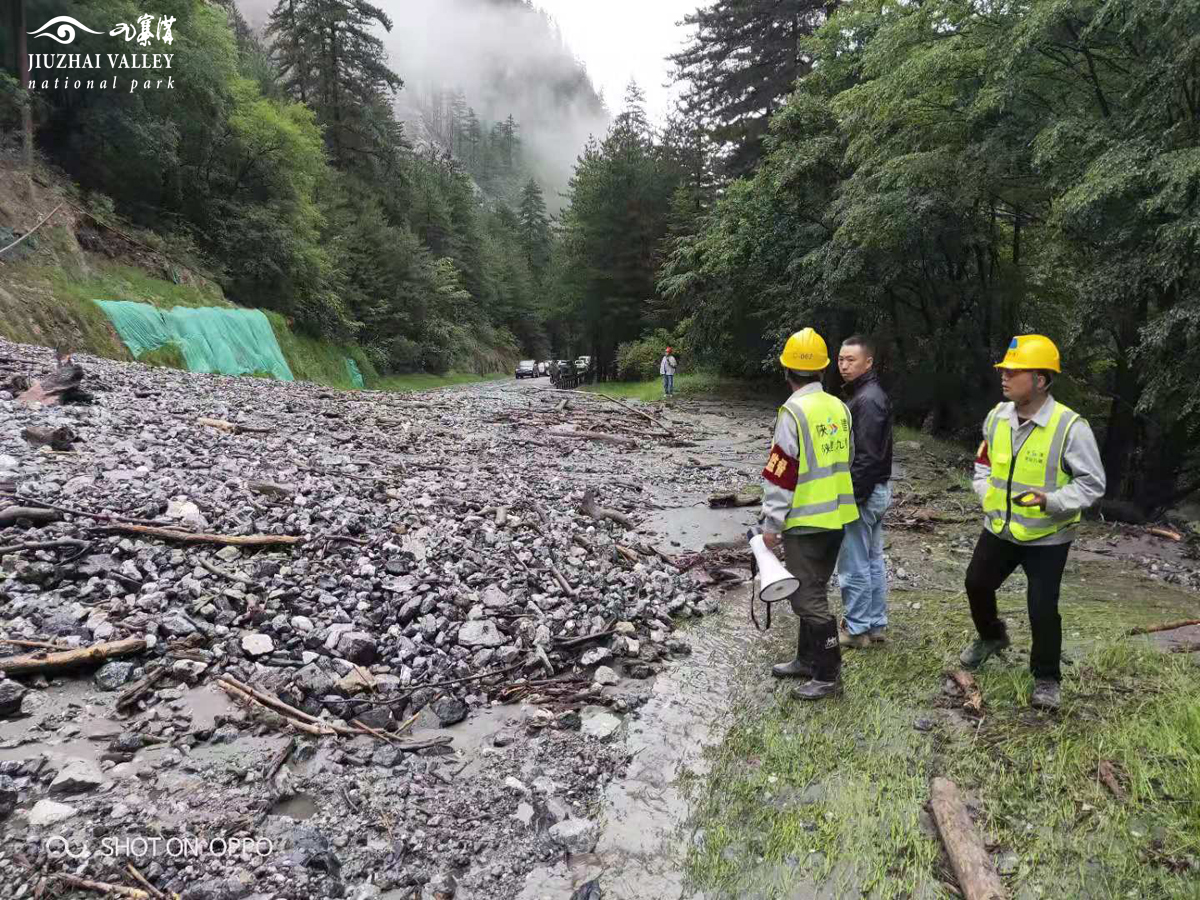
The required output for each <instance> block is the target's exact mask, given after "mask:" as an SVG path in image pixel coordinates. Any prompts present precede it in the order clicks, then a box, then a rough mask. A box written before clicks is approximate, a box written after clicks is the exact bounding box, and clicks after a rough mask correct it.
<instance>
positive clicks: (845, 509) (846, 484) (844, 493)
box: [780, 391, 858, 531]
mask: <svg viewBox="0 0 1200 900" xmlns="http://www.w3.org/2000/svg"><path fill="white" fill-rule="evenodd" d="M784 410H786V411H787V413H788V414H789V415H790V416H791V417H792V419H794V420H795V422H796V438H797V442H798V444H799V446H800V452H799V453H798V454H797V466H796V474H797V479H796V489H795V491H794V492H793V494H792V508H791V509H790V510H788V514H787V518H786V519H785V520H784V522H783V529H784V531H787V530H788V529H789V528H797V527H806V528H829V529H836V528H842V527H844V526H845V525H846V524H847V523H849V522H853V521H854V520H856V519H857V518H858V505H857V504H856V503H855V502H854V486H853V484H851V482H850V411H849V410H848V409H846V404H844V403H842V401H841V400H839V399H838V398H837V397H835V396H833V395H832V394H827V393H825V392H824V391H817V392H815V393H811V394H803V395H800V396H798V395H796V394H792V396H791V397H789V398H788V401H787V402H786V403H785V404H783V406H782V408H781V409H780V412H781V413H782V412H783V411H784Z"/></svg>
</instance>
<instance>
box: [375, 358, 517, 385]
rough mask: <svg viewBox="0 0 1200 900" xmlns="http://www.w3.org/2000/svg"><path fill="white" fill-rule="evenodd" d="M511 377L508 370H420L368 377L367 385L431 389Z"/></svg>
mask: <svg viewBox="0 0 1200 900" xmlns="http://www.w3.org/2000/svg"><path fill="white" fill-rule="evenodd" d="M360 365H361V364H360ZM511 377H512V376H511V375H509V374H508V373H507V372H492V373H490V374H488V375H476V374H474V373H472V372H450V373H447V374H446V375H430V374H428V373H425V372H418V373H416V374H412V375H386V376H384V377H382V378H373V379H367V387H368V388H370V389H371V390H373V391H431V390H434V389H436V388H443V387H453V386H454V385H457V384H473V383H475V382H478V381H501V380H503V379H505V378H511Z"/></svg>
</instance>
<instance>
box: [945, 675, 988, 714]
mask: <svg viewBox="0 0 1200 900" xmlns="http://www.w3.org/2000/svg"><path fill="white" fill-rule="evenodd" d="M946 674H947V675H949V676H950V678H952V679H953V680H954V683H955V684H957V685H958V689H959V690H960V691H962V695H963V708H964V709H969V710H970V711H971V712H975V713H982V712H983V694H982V693H981V692H980V690H979V685H978V684H976V683H975V676H973V675H972V674H971V673H970V672H965V671H963V670H962V669H955V670H954V671H952V672H947V673H946Z"/></svg>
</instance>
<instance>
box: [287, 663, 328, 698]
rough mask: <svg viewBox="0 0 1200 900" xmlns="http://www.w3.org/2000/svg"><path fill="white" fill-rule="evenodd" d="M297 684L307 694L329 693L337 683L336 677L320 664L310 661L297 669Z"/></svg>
mask: <svg viewBox="0 0 1200 900" xmlns="http://www.w3.org/2000/svg"><path fill="white" fill-rule="evenodd" d="M294 683H295V685H296V687H298V688H299V689H300V690H302V691H304V693H306V694H318V695H324V694H328V693H329V692H330V691H331V690H333V686H334V684H335V683H336V681H335V680H334V677H333V676H332V675H330V674H329V673H328V672H326V671H325V670H324V669H322V668H321V667H320V666H318V665H317V664H316V663H309V664H308V665H307V666H304V667H302V668H300V669H297V670H296V675H295V682H294Z"/></svg>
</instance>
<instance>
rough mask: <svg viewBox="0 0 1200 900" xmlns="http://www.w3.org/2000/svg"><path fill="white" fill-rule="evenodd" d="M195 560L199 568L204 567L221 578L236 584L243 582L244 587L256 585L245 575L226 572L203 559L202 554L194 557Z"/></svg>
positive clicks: (254, 586)
mask: <svg viewBox="0 0 1200 900" xmlns="http://www.w3.org/2000/svg"><path fill="white" fill-rule="evenodd" d="M196 562H198V563H200V568H202V569H204V570H205V571H206V572H211V573H212V574H213V575H217V576H219V577H221V578H227V579H229V580H230V581H235V582H237V583H238V584H244V585H245V586H246V587H251V588H257V587H258V585H257V584H255V583H254V582H253V581H251V580H250V579H249V578H247V577H246V576H245V575H236V574H234V573H233V572H226V571H225V570H224V569H222V568H221V567H220V566H218V565H216V564H215V563H211V562H209V561H208V560H207V559H205V558H204V557H202V556H201V557H198V558H197V559H196Z"/></svg>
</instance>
